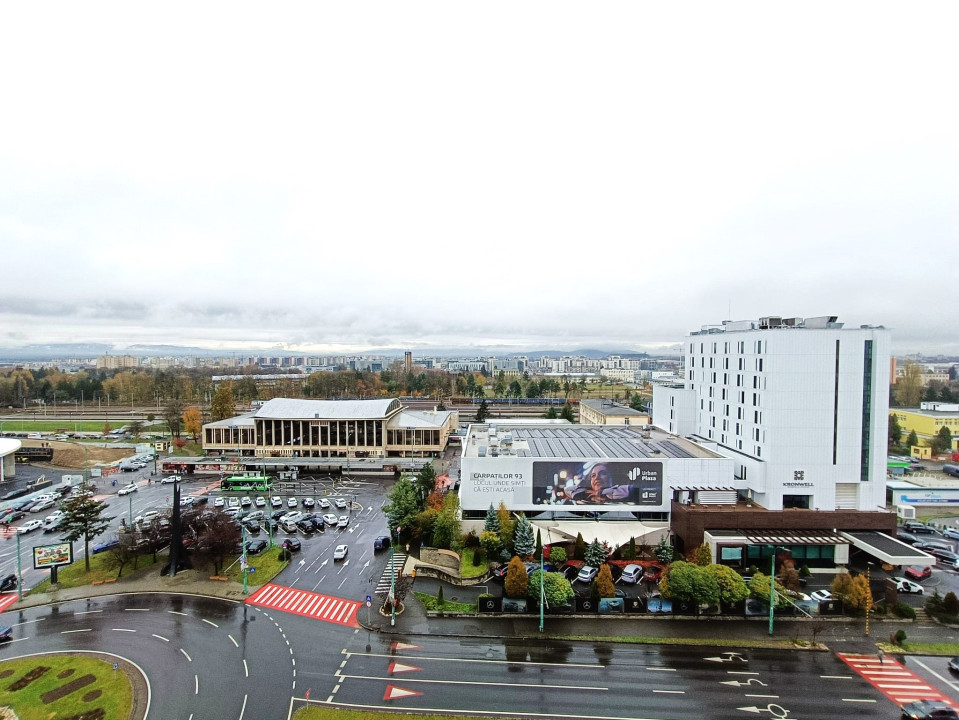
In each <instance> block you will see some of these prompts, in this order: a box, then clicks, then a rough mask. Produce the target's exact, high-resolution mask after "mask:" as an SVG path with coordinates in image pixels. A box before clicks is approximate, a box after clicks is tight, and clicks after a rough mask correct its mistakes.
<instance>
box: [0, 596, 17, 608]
mask: <svg viewBox="0 0 959 720" xmlns="http://www.w3.org/2000/svg"><path fill="white" fill-rule="evenodd" d="M16 601H17V594H16V593H8V594H5V595H0V613H2V612H4V611H5V610H6V609H7V608H8V607H10V606H11V605H13V604H14V603H15V602H16Z"/></svg>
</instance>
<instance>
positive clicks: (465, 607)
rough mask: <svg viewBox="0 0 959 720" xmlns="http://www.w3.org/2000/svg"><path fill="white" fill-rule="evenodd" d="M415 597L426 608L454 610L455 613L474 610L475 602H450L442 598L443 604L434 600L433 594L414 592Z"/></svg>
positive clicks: (445, 610) (444, 610)
mask: <svg viewBox="0 0 959 720" xmlns="http://www.w3.org/2000/svg"><path fill="white" fill-rule="evenodd" d="M413 594H414V595H415V596H416V599H417V600H419V601H420V602H421V603H423V607H425V608H426V609H427V610H442V611H443V612H455V613H467V612H476V603H461V602H452V601H450V600H444V601H443V604H442V605H440V603H439V602H437V600H436V596H435V595H427V594H426V593H420V592H414V593H413Z"/></svg>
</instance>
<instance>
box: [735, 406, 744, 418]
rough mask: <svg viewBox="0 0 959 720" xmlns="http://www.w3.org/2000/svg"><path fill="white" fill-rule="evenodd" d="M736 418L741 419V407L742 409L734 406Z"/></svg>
mask: <svg viewBox="0 0 959 720" xmlns="http://www.w3.org/2000/svg"><path fill="white" fill-rule="evenodd" d="M736 419H737V420H742V419H743V409H742V408H736Z"/></svg>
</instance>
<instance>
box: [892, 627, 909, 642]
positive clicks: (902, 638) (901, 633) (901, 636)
mask: <svg viewBox="0 0 959 720" xmlns="http://www.w3.org/2000/svg"><path fill="white" fill-rule="evenodd" d="M893 639H894V640H895V643H896V645H902V644H903V643H904V642H906V631H905V630H896V634H895V635H893Z"/></svg>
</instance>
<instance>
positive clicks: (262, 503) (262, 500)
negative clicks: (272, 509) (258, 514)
mask: <svg viewBox="0 0 959 720" xmlns="http://www.w3.org/2000/svg"><path fill="white" fill-rule="evenodd" d="M253 504H254V505H256V506H257V507H258V508H261V507H266V498H265V497H263V496H262V495H257V496H256V500H254V501H253Z"/></svg>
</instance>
